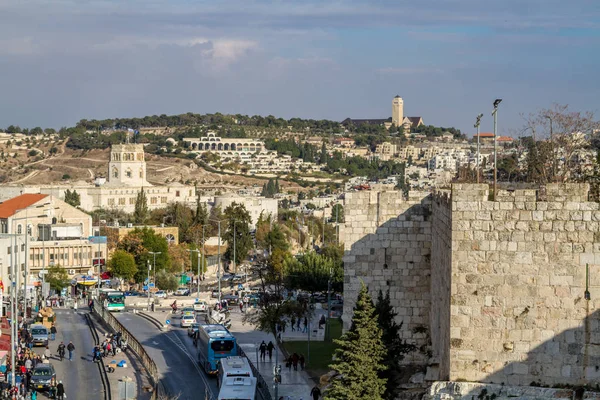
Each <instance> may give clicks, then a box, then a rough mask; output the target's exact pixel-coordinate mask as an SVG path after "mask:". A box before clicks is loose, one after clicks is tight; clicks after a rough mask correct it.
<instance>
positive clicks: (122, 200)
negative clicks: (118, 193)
mask: <svg viewBox="0 0 600 400" xmlns="http://www.w3.org/2000/svg"><path fill="white" fill-rule="evenodd" d="M119 205H120V206H124V205H125V197H120V198H119Z"/></svg>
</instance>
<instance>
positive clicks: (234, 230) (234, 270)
mask: <svg viewBox="0 0 600 400" xmlns="http://www.w3.org/2000/svg"><path fill="white" fill-rule="evenodd" d="M236 233H237V232H236V229H235V219H234V220H233V274H234V275H237V263H236V262H235V247H236V246H235V237H236V236H237V235H236Z"/></svg>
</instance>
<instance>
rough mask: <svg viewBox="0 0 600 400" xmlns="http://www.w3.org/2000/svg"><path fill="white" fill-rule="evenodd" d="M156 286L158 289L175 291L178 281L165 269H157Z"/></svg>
mask: <svg viewBox="0 0 600 400" xmlns="http://www.w3.org/2000/svg"><path fill="white" fill-rule="evenodd" d="M156 286H157V287H158V288H159V289H160V290H170V291H175V290H177V288H178V287H179V281H178V280H177V278H176V277H175V276H174V275H172V274H170V273H168V272H167V271H159V272H157V273H156Z"/></svg>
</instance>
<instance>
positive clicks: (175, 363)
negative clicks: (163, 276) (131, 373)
mask: <svg viewBox="0 0 600 400" xmlns="http://www.w3.org/2000/svg"><path fill="white" fill-rule="evenodd" d="M114 315H115V317H116V318H117V319H118V320H119V322H121V324H123V326H125V327H126V328H127V329H128V330H129V332H131V334H132V335H134V336H135V337H136V339H137V340H138V341H139V342H140V343H141V344H142V345H143V346H144V347H145V349H146V351H147V352H148V354H149V355H150V357H152V359H153V360H154V362H155V363H156V366H157V367H158V370H159V372H160V375H161V381H162V383H163V385H164V387H165V389H166V390H167V392H168V393H169V394H171V395H178V396H179V397H178V398H179V399H181V400H184V399H198V398H202V397H203V396H204V393H205V391H206V389H207V388H208V390H209V391H210V393H212V395H213V396H215V397H216V395H217V393H218V389H217V382H216V380H215V379H214V378H210V377H208V376H206V374H204V372H203V371H202V369H201V368H200V367H199V366H198V362H197V359H196V349H195V348H194V346H193V344H192V343H191V341H190V340H188V338H187V333H186V331H185V330H183V329H173V330H172V331H167V332H161V331H159V330H158V329H157V328H156V326H154V325H152V324H151V323H150V322H148V321H147V320H145V319H143V318H142V317H139V316H137V315H135V314H130V313H115V314H114ZM173 322H174V323H175V324H176V325H178V324H179V320H178V319H177V320H176V321H173Z"/></svg>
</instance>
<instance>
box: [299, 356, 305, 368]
mask: <svg viewBox="0 0 600 400" xmlns="http://www.w3.org/2000/svg"><path fill="white" fill-rule="evenodd" d="M298 362H299V363H300V369H301V370H302V371H304V364H305V363H306V360H305V359H304V354H300V358H299V359H298Z"/></svg>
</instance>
